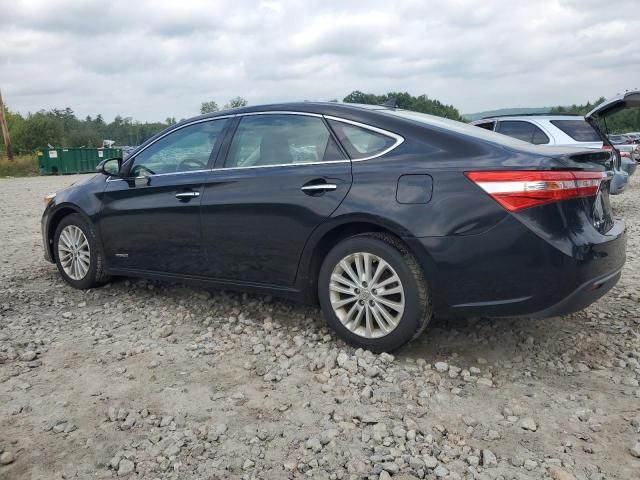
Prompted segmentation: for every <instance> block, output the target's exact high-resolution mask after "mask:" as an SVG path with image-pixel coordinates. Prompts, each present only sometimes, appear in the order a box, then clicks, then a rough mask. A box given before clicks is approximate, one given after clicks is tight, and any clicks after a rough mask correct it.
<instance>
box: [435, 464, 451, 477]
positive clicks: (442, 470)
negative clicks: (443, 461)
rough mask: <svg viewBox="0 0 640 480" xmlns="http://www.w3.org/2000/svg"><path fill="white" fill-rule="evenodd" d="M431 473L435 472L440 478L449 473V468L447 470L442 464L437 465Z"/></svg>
mask: <svg viewBox="0 0 640 480" xmlns="http://www.w3.org/2000/svg"><path fill="white" fill-rule="evenodd" d="M433 473H435V475H436V477H438V478H442V477H446V476H447V475H449V470H447V469H446V468H445V467H443V466H442V465H438V466H437V467H436V469H435V470H434V471H433Z"/></svg>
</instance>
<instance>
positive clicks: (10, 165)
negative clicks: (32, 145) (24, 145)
mask: <svg viewBox="0 0 640 480" xmlns="http://www.w3.org/2000/svg"><path fill="white" fill-rule="evenodd" d="M39 173H40V169H39V167H38V157H37V155H15V156H14V157H13V160H9V159H8V158H7V157H5V156H2V157H0V177H34V176H36V175H39Z"/></svg>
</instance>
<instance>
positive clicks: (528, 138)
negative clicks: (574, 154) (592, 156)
mask: <svg viewBox="0 0 640 480" xmlns="http://www.w3.org/2000/svg"><path fill="white" fill-rule="evenodd" d="M471 125H475V126H476V127H480V128H485V129H487V130H493V131H494V132H498V133H502V134H503V135H507V136H509V137H513V138H517V139H518V140H523V141H525V142H528V143H534V144H536V145H551V146H567V147H584V148H603V146H604V142H603V141H602V137H601V136H600V133H599V132H598V131H596V129H595V128H594V127H593V126H592V125H591V123H590V122H588V121H587V120H585V117H583V116H581V115H548V114H543V115H538V114H530V115H509V116H504V117H502V116H501V117H487V118H483V119H481V120H476V121H474V122H471ZM604 148H607V147H606V146H605V147H604ZM609 148H610V146H609ZM623 161H624V159H622V158H621V157H620V156H619V154H618V160H617V162H616V163H617V165H616V166H615V174H614V177H613V180H612V182H611V193H612V194H613V195H617V194H619V193H622V192H623V191H624V190H625V188H626V187H627V185H628V183H629V174H630V173H632V172H627V171H625V170H624V169H623V168H622V162H623ZM633 170H634V171H635V165H634V169H633Z"/></svg>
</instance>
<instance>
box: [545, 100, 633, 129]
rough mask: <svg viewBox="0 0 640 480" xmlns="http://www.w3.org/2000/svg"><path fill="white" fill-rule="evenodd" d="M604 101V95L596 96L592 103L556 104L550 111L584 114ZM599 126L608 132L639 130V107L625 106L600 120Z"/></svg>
mask: <svg viewBox="0 0 640 480" xmlns="http://www.w3.org/2000/svg"><path fill="white" fill-rule="evenodd" d="M604 101H605V98H604V97H600V98H598V99H597V100H596V101H594V102H593V103H591V102H587V103H585V104H584V105H575V104H574V105H571V106H558V107H553V108H552V109H551V112H550V113H576V114H578V115H586V114H587V113H589V112H590V111H591V110H593V109H594V108H595V107H597V106H598V105H600V104H601V103H603V102H604ZM600 127H601V128H602V130H603V131H604V132H608V133H626V132H638V131H640V109H638V108H625V109H624V110H620V111H618V112H616V113H613V114H611V115H607V116H606V118H605V119H603V120H601V121H600Z"/></svg>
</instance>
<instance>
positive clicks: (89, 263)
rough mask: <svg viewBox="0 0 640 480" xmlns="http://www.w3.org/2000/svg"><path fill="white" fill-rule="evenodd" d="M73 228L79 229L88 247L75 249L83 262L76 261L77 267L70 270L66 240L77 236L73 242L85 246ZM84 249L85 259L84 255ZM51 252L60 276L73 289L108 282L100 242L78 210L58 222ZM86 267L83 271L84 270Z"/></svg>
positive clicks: (67, 241)
mask: <svg viewBox="0 0 640 480" xmlns="http://www.w3.org/2000/svg"><path fill="white" fill-rule="evenodd" d="M75 229H79V231H81V232H82V235H84V240H86V244H87V246H83V247H81V248H79V249H77V251H78V252H79V253H78V255H76V256H77V257H80V256H81V257H82V258H83V259H84V261H82V262H80V264H78V263H76V264H77V265H79V266H78V268H77V269H76V270H73V269H72V268H71V266H70V261H69V258H70V257H69V255H70V254H69V250H68V249H67V248H66V247H67V246H68V245H69V242H71V243H74V242H73V239H75V238H78V239H79V241H78V242H76V244H78V245H80V244H82V245H84V243H85V242H82V239H83V237H82V236H80V234H79V233H78V231H77V230H75ZM63 232H65V233H64V237H63V238H61V236H62V235H63ZM61 243H62V246H61ZM87 251H88V260H87V257H86V256H85V253H86V252H87ZM53 254H54V258H55V260H56V265H57V267H58V271H59V272H60V275H62V278H63V279H64V280H65V281H66V282H67V283H68V284H69V285H71V286H72V287H74V288H78V289H87V288H94V287H98V286H100V285H104V284H105V283H107V282H108V281H109V276H108V275H107V274H106V273H105V270H104V265H105V263H104V254H103V250H102V244H101V243H100V240H99V239H98V236H97V235H96V232H95V229H94V228H93V225H91V224H90V223H89V222H88V221H86V220H85V219H84V217H82V216H81V215H80V214H78V213H72V214H71V215H67V216H66V217H64V218H63V219H62V220H61V221H60V223H59V224H58V227H57V228H56V231H55V234H54V237H53ZM61 257H62V258H61ZM71 263H73V262H71ZM85 267H86V271H84V269H85Z"/></svg>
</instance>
